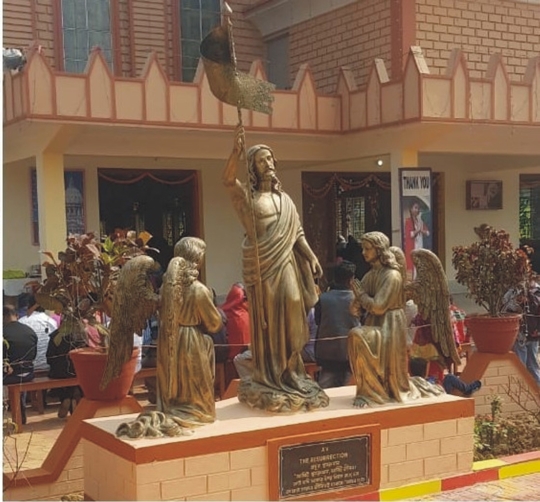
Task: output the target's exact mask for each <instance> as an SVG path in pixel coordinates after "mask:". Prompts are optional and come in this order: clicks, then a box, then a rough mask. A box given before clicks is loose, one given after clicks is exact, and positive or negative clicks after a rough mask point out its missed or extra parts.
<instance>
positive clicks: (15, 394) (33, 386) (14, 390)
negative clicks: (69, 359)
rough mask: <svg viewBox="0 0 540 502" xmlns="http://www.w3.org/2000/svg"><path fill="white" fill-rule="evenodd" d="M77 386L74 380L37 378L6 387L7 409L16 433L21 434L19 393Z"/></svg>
mask: <svg viewBox="0 0 540 502" xmlns="http://www.w3.org/2000/svg"><path fill="white" fill-rule="evenodd" d="M75 385H79V381H78V380H77V378H76V377H74V378H49V377H37V378H34V379H33V380H32V381H31V382H23V383H13V384H10V385H8V386H7V388H8V398H9V409H10V411H11V420H12V421H13V422H14V423H15V424H16V425H17V432H22V430H23V423H22V413H21V393H23V392H32V391H42V390H47V389H59V388H61V387H73V386H75Z"/></svg>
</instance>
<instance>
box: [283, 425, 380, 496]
mask: <svg viewBox="0 0 540 502" xmlns="http://www.w3.org/2000/svg"><path fill="white" fill-rule="evenodd" d="M370 454H371V435H369V434H366V435H362V436H354V437H347V438H342V439H332V440H328V441H320V442H317V443H303V444H297V445H292V446H282V447H281V448H280V449H279V498H280V499H284V498H293V497H299V496H303V495H310V494H313V493H321V492H331V491H338V490H343V489H346V488H357V487H360V486H365V485H368V484H370V478H371V472H370Z"/></svg>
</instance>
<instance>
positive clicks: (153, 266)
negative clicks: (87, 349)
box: [100, 255, 159, 389]
mask: <svg viewBox="0 0 540 502" xmlns="http://www.w3.org/2000/svg"><path fill="white" fill-rule="evenodd" d="M158 269H159V265H158V263H157V262H156V261H154V260H153V259H152V258H151V257H150V256H147V255H139V256H135V257H133V258H131V259H130V260H128V261H127V262H126V264H125V265H124V266H123V267H122V268H121V269H120V273H119V275H118V282H117V284H116V288H115V291H114V296H113V302H112V312H111V324H110V327H109V330H110V345H109V356H108V358H107V366H106V367H105V371H104V373H103V378H102V379H101V384H100V389H105V388H106V387H107V385H109V382H110V381H111V380H112V379H113V378H116V377H117V376H118V375H119V374H120V371H121V369H122V366H123V365H124V363H126V362H127V361H129V359H130V357H131V353H132V352H133V335H134V334H135V333H136V334H138V335H141V332H142V330H143V329H144V326H145V324H146V321H147V320H148V318H149V317H151V316H152V314H154V312H155V311H156V310H157V306H158V302H159V296H158V295H157V294H156V293H154V288H153V287H152V283H151V282H150V278H149V273H151V272H154V271H157V270H158Z"/></svg>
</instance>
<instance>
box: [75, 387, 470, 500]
mask: <svg viewBox="0 0 540 502" xmlns="http://www.w3.org/2000/svg"><path fill="white" fill-rule="evenodd" d="M326 393H327V394H328V396H329V397H330V403H329V405H328V406H327V407H326V408H318V409H315V410H312V411H309V412H300V413H290V414H286V413H280V414H276V413H270V412H267V411H262V410H259V409H254V408H248V407H247V406H245V405H243V404H241V403H239V402H238V400H237V399H236V398H231V399H227V400H224V401H220V402H217V403H216V412H217V420H216V421H215V422H214V423H213V424H209V425H206V426H204V427H200V428H198V429H196V430H195V431H194V432H193V434H191V435H188V436H179V437H173V438H156V439H136V440H129V439H126V438H117V437H116V436H115V431H116V429H117V427H118V425H119V424H120V423H122V422H126V421H130V420H133V419H134V418H135V417H136V416H137V414H132V415H122V416H117V417H102V418H96V419H92V420H88V421H86V422H84V423H83V425H82V427H83V429H82V434H83V438H84V492H85V500H172V499H174V500H182V499H184V500H188V499H189V500H281V499H294V500H302V499H311V500H313V499H324V500H344V499H351V498H355V497H359V496H362V495H363V496H367V494H370V493H373V492H376V491H377V490H381V489H388V488H395V487H398V486H405V485H408V484H413V483H420V482H423V481H429V480H440V479H443V478H445V477H451V476H455V475H457V474H465V473H470V472H472V465H473V428H474V400H473V399H464V398H460V397H456V396H451V395H447V394H444V395H441V396H438V397H431V398H420V399H417V400H414V401H409V402H406V403H389V404H385V405H383V406H377V407H372V408H362V409H358V408H354V407H353V400H354V397H355V387H354V386H346V387H339V388H334V389H326Z"/></svg>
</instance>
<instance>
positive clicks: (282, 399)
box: [238, 378, 330, 413]
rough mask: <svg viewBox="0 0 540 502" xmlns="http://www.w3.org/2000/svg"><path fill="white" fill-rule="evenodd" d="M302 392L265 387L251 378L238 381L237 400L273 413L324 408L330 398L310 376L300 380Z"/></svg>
mask: <svg viewBox="0 0 540 502" xmlns="http://www.w3.org/2000/svg"><path fill="white" fill-rule="evenodd" d="M301 383H302V385H303V386H304V389H303V392H299V391H298V392H294V393H293V392H290V393H287V392H283V391H282V390H278V389H273V388H270V387H267V386H265V385H263V384H261V383H259V382H255V381H253V380H251V378H247V379H243V380H241V381H240V385H239V387H238V400H239V401H240V402H241V403H244V404H247V405H248V406H249V407H251V408H257V409H259V410H264V411H271V412H273V413H290V412H298V411H310V410H314V409H317V408H326V407H327V406H328V403H329V402H330V399H329V398H328V395H327V394H326V393H325V392H324V390H322V389H321V388H320V387H319V385H318V384H317V383H316V382H314V381H313V380H312V379H311V378H305V379H304V380H301Z"/></svg>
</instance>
